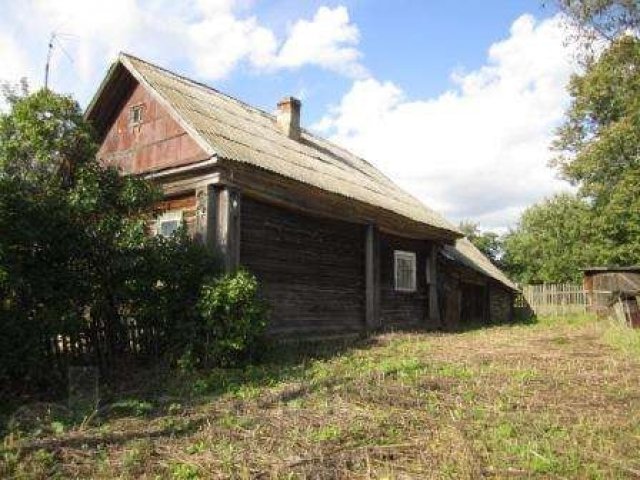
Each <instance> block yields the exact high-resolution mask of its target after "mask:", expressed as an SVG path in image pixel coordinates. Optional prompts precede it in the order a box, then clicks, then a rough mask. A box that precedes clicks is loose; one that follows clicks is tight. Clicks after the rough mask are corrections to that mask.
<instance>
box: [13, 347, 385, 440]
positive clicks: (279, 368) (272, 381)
mask: <svg viewBox="0 0 640 480" xmlns="http://www.w3.org/2000/svg"><path fill="white" fill-rule="evenodd" d="M378 343H379V342H378V340H377V338H376V337H375V336H369V337H362V336H360V337H357V338H338V339H332V340H326V341H320V340H316V341H293V340H291V341H287V342H284V343H283V342H274V341H271V342H267V343H266V344H265V346H264V348H263V349H262V351H261V352H260V354H259V356H257V357H256V358H254V361H253V362H252V363H249V364H246V365H244V366H242V367H239V368H211V369H207V370H192V371H180V370H178V369H176V368H169V366H168V365H163V364H162V363H161V362H150V363H147V364H146V365H145V364H143V363H140V362H130V363H126V364H124V363H123V364H122V365H119V366H118V367H117V368H115V369H114V373H113V374H112V376H111V378H110V379H109V382H108V383H104V384H102V385H100V390H99V402H98V404H97V408H95V409H93V407H91V408H89V409H86V408H85V409H84V410H83V411H78V410H75V411H74V410H73V409H70V408H67V407H66V406H65V405H66V404H67V399H66V398H65V397H64V396H60V395H58V396H51V397H49V398H42V397H40V398H38V399H37V401H36V400H35V399H27V398H25V397H19V396H14V397H12V396H11V395H10V394H9V395H7V394H5V397H4V398H3V399H2V400H1V401H0V438H3V437H6V436H7V435H8V434H10V433H12V432H13V433H16V432H17V433H18V434H19V435H18V436H20V437H22V438H24V439H25V440H27V441H25V442H22V443H23V446H21V449H23V448H25V446H27V445H29V448H28V449H27V450H31V449H33V448H35V449H37V448H47V449H50V448H60V447H66V446H74V445H83V444H87V445H93V444H99V443H105V442H106V443H119V442H128V441H130V440H133V439H135V438H137V437H148V436H149V435H150V434H149V433H145V432H144V431H143V432H140V433H138V434H132V435H129V434H121V435H106V436H105V435H102V434H97V435H96V434H94V435H84V434H82V435H75V434H74V436H73V437H70V438H67V437H59V438H49V437H51V436H54V435H53V434H54V433H56V432H55V430H56V429H58V430H63V431H67V430H74V429H75V431H77V428H78V427H79V426H80V425H83V424H84V425H85V426H100V425H103V424H106V423H108V422H109V421H112V420H116V419H126V418H138V419H144V420H145V421H149V422H151V421H152V420H155V419H158V418H160V419H161V420H162V418H161V417H166V418H167V419H170V418H171V416H172V415H174V414H175V413H176V412H179V411H180V410H183V409H186V408H194V407H197V406H199V405H202V404H204V403H211V402H215V401H216V400H217V399H218V398H220V397H223V396H225V395H227V394H232V396H233V397H234V398H238V399H242V398H244V397H245V396H247V395H251V392H252V391H253V392H256V391H260V390H261V389H263V388H265V387H269V386H274V385H277V384H281V383H296V384H299V386H295V387H293V388H292V389H289V390H287V391H285V392H282V393H281V394H279V395H280V396H276V397H277V398H276V397H273V398H271V397H270V398H268V399H266V400H264V401H263V402H262V403H264V404H265V405H267V404H271V403H277V402H288V401H292V400H294V399H296V398H299V397H301V396H303V395H306V394H307V393H309V392H310V387H309V386H308V385H306V384H305V382H304V380H305V379H306V376H307V375H308V368H309V365H310V364H312V363H313V362H316V361H323V360H328V359H330V358H333V357H336V356H340V355H343V354H344V353H346V352H351V351H354V350H361V349H370V348H371V347H373V346H375V345H377V344H378ZM196 427H197V426H196ZM187 433H189V430H188V429H187V430H185V431H182V430H180V429H178V431H176V429H175V428H173V427H171V428H167V429H160V430H158V431H154V433H153V435H154V436H163V435H180V434H187ZM43 437H45V438H43ZM54 437H55V436H54Z"/></svg>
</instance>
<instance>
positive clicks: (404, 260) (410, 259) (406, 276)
mask: <svg viewBox="0 0 640 480" xmlns="http://www.w3.org/2000/svg"><path fill="white" fill-rule="evenodd" d="M393 257H394V261H395V265H394V267H395V268H394V270H395V280H396V282H395V287H396V291H398V292H415V291H416V254H415V253H414V252H403V251H401V250H396V251H395V252H393Z"/></svg>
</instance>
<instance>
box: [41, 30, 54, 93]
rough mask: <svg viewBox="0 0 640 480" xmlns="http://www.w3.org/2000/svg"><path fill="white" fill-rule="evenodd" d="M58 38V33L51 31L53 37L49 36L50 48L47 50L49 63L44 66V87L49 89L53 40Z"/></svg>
mask: <svg viewBox="0 0 640 480" xmlns="http://www.w3.org/2000/svg"><path fill="white" fill-rule="evenodd" d="M55 38H56V33H55V32H53V33H51V37H50V38H49V48H48V50H47V64H46V65H45V67H44V89H45V90H48V89H49V65H50V63H51V54H52V53H53V41H54V40H55Z"/></svg>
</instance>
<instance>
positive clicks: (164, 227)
mask: <svg viewBox="0 0 640 480" xmlns="http://www.w3.org/2000/svg"><path fill="white" fill-rule="evenodd" d="M181 226H182V210H170V211H168V212H164V213H163V214H162V215H160V216H159V217H158V218H157V220H156V235H162V236H163V237H170V236H171V235H173V234H174V233H175V232H176V230H178V228H180V227H181Z"/></svg>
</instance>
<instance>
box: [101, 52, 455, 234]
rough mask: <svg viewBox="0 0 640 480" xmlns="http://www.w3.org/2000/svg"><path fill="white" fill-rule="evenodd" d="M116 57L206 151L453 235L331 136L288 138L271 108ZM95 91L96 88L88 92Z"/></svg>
mask: <svg viewBox="0 0 640 480" xmlns="http://www.w3.org/2000/svg"><path fill="white" fill-rule="evenodd" d="M118 62H120V63H121V64H122V65H124V67H125V68H127V70H129V71H130V72H131V74H132V75H133V76H134V77H135V78H136V79H137V80H138V81H140V82H142V83H143V84H145V85H146V86H147V87H148V88H150V89H151V90H152V92H155V93H156V94H157V96H158V98H159V100H160V101H162V102H163V103H164V104H165V106H166V107H167V108H168V109H169V110H170V111H172V112H173V113H174V114H175V116H176V117H177V120H178V121H179V122H180V124H181V125H182V127H183V128H184V129H185V130H186V131H187V132H189V133H190V134H191V135H192V136H193V137H194V139H195V140H196V141H197V142H198V143H199V145H200V146H201V147H202V148H203V149H204V150H205V151H206V152H207V153H208V154H210V155H212V156H213V155H217V156H219V157H222V158H225V159H228V160H232V161H237V162H243V163H247V164H251V165H254V166H256V167H259V168H263V169H265V170H268V171H271V172H274V173H277V174H280V175H283V176H284V177H288V178H291V179H294V180H297V181H299V182H302V183H305V184H308V185H312V186H314V187H318V188H321V189H323V190H325V191H328V192H332V193H336V194H339V195H342V196H345V197H348V198H352V199H355V200H358V201H361V202H364V203H367V204H369V205H372V206H374V207H378V208H382V209H385V210H387V211H390V212H393V213H396V214H398V215H401V216H403V217H406V218H408V219H410V220H413V221H416V222H419V223H423V224H426V225H428V226H430V227H432V228H435V229H438V230H440V231H442V232H443V234H444V235H446V236H449V238H451V239H455V238H457V237H460V236H461V233H460V232H459V231H458V229H457V228H456V227H455V226H454V225H453V224H451V223H450V222H448V221H447V220H446V219H445V218H444V217H442V216H441V215H440V214H438V213H437V212H435V211H434V210H431V209H430V208H428V207H426V206H425V205H424V204H423V203H421V202H420V201H419V200H417V199H416V198H414V197H413V196H411V195H409V194H408V193H406V192H405V191H403V190H402V189H401V188H399V187H398V186H397V185H395V184H394V183H393V182H392V181H391V180H390V179H389V178H388V177H386V176H385V175H383V174H382V173H381V172H380V171H379V170H378V169H376V168H375V167H374V166H372V165H371V164H370V163H368V162H366V161H365V160H363V159H362V158H359V157H357V156H356V155H353V154H351V153H350V152H348V151H347V150H345V149H343V148H340V147H338V146H337V145H335V144H333V143H332V142H329V141H327V140H325V139H322V138H320V137H318V136H315V135H313V134H312V133H310V132H308V131H306V130H304V129H303V130H302V133H301V138H300V140H299V141H296V140H293V139H291V138H289V137H288V136H287V135H285V134H284V133H283V132H282V131H281V130H280V129H279V128H278V125H277V123H276V118H275V116H273V115H271V114H268V113H266V112H264V111H261V110H259V109H257V108H255V107H252V106H250V105H247V104H245V103H243V102H241V101H239V100H236V99H234V98H232V97H229V96H227V95H224V94H222V93H221V92H219V91H217V90H215V89H213V88H210V87H208V86H206V85H203V84H200V83H197V82H195V81H192V80H189V79H187V78H185V77H182V76H180V75H177V74H175V73H172V72H169V71H167V70H165V69H163V68H161V67H158V66H156V65H152V64H150V63H147V62H145V61H143V60H140V59H138V58H136V57H133V56H130V55H127V54H120V57H119V59H118ZM99 95H100V91H99V92H98V94H97V95H96V98H97V97H98V96H99ZM94 102H95V98H94ZM94 102H92V104H91V105H90V107H89V110H91V109H92V108H93V105H94Z"/></svg>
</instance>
